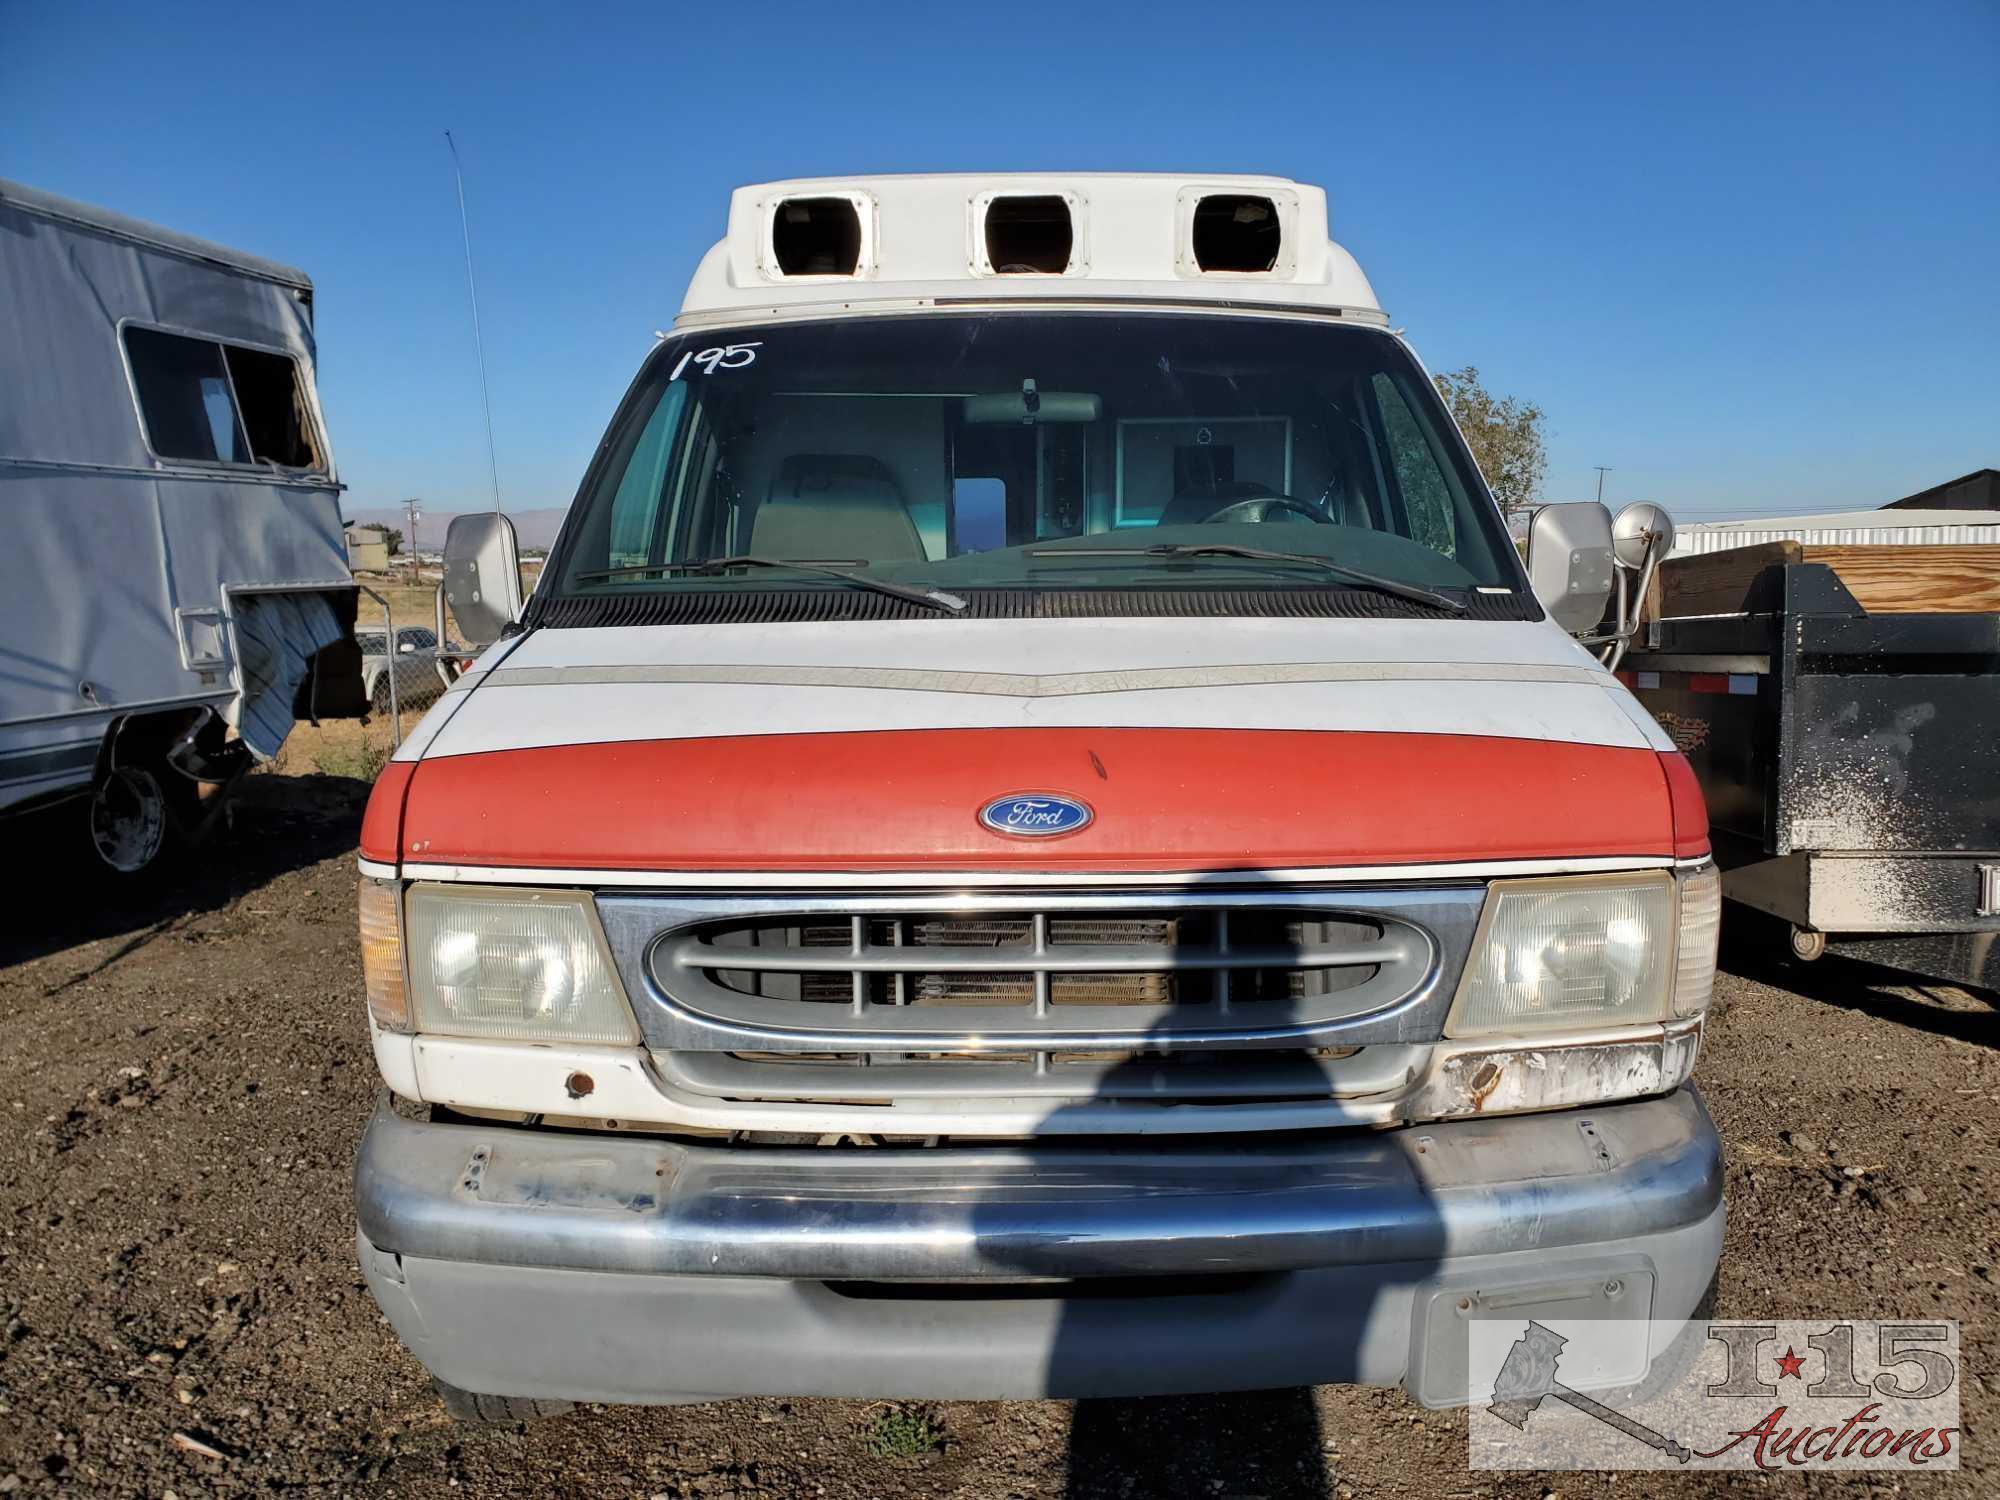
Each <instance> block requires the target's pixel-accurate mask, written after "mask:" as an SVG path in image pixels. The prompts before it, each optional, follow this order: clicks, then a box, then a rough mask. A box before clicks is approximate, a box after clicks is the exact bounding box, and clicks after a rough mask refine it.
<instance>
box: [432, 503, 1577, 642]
mask: <svg viewBox="0 0 2000 1500" xmlns="http://www.w3.org/2000/svg"><path fill="white" fill-rule="evenodd" d="M454 524H455V523H454ZM1613 546H1614V544H1613V541H1612V536H1611V512H1610V511H1608V510H1606V509H1605V508H1604V507H1603V506H1601V505H1599V504H1597V503H1596V502H1595V501H1593V500H1583V501H1579V502H1577V503H1576V504H1573V505H1544V506H1543V507H1542V508H1541V509H1540V510H1538V511H1536V512H1535V515H1534V519H1533V520H1531V521H1529V523H1528V582H1529V584H1530V585H1531V586H1532V587H1533V588H1534V590H1535V597H1536V598H1537V599H1539V600H1541V601H1542V608H1543V609H1546V610H1547V611H1548V612H1549V616H1550V618H1552V619H1553V620H1554V621H1555V622H1556V623H1557V624H1558V625H1560V626H1562V628H1563V629H1564V630H1567V631H1568V632H1569V633H1570V634H1571V635H1584V634H1586V633H1588V632H1589V631H1591V630H1593V629H1595V628H1596V627H1597V625H1598V623H1599V622H1600V621H1602V620H1603V618H1604V606H1605V605H1606V604H1608V603H1610V601H1611V590H1612V587H1613V584H1614V582H1615V578H1614V575H1613V572H1612V565H1613V558H1614V555H1615V554H1614V551H1613Z"/></svg>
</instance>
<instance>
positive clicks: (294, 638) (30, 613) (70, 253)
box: [0, 182, 365, 875]
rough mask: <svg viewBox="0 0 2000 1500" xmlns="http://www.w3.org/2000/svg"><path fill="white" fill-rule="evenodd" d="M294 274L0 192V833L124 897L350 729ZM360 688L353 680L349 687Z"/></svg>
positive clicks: (345, 584) (352, 661)
mask: <svg viewBox="0 0 2000 1500" xmlns="http://www.w3.org/2000/svg"><path fill="white" fill-rule="evenodd" d="M312 311H313V290H312V283H311V282H310V281H309V280H308V279H307V278H306V276H305V275H304V274H303V273H302V272H299V271H295V270H292V269H291V268H289V267H286V266H281V265H277V264H274V263H272V262H270V261H265V260H260V259H258V258H256V257H254V256H249V255H244V254H241V253H239V252H237V251H234V250H226V249H223V248H222V247H220V246H217V245H211V244H207V243H205V242H203V241H201V240H196V239H192V238H189V237H188V236H186V235H181V234H176V233H174V232H172V231H170V230H165V229H159V228H155V227H153V226H151V225H147V224H141V223H137V222H135V221H133V220H130V219H127V218H124V217H123V216H121V215H118V214H113V213H107V212H104V211H103V210H100V209H96V208H90V207H86V206H84V205H82V204H79V203H72V202H69V201H67V200H65V199H62V198H57V197H53V196H51V195H49V194H47V193H42V192H37V191H35V190H33V189H30V188H24V187H20V186H18V185H16V184H13V183H8V182H0V326H4V327H5V328H6V329H7V337H6V338H4V339H0V499H3V500H4V513H5V514H6V516H7V518H8V531H9V542H8V544H7V545H6V546H5V547H0V817H4V816H6V815H8V814H12V813H20V812H24V811H28V810H32V809H36V808H40V807H42V806H44V805H46V804H50V803H68V804H74V808H75V815H74V817H73V818H71V817H70V815H69V814H68V813H64V814H63V817H64V818H65V819H67V820H68V826H70V827H72V828H73V829H74V831H75V834H76V837H77V838H79V839H87V840H88V842H89V845H90V847H91V848H93V849H94V850H95V851H96V855H97V857H98V859H99V860H100V861H101V862H102V864H103V865H104V866H105V867H106V868H107V869H109V870H111V871H114V872H116V873H118V874H121V875H138V874H141V873H144V872H146V871H148V870H150V869H153V868H155V867H156V866H157V864H158V863H159V861H160V857H161V856H162V854H163V853H165V852H166V851H168V850H170V849H171V848H173V847H174V846H175V845H176V844H177V843H180V842H182V841H185V840H188V839H192V838H196V837H198V836H199V834H200V832H201V831H202V828H203V827H204V825H205V823H206V821H207V820H208V819H209V818H211V817H212V816H213V810H214V809H215V808H216V807H218V806H220V803H221V798H220V797H219V796H217V795H216V793H218V792H220V791H224V790H226V789H227V787H228V786H229V784H230V783H231V782H232V781H233V780H234V778H235V777H236V776H237V775H239V774H240V773H241V772H242V770H244V769H245V768H247V767H248V766H249V765H251V764H254V763H255V762H256V761H257V760H259V759H266V758H268V757H270V756H271V755H273V754H275V753H276V751H277V749H278V747H279V745H280V744H282V743H283V741H284V739H285V736H286V734H287V733H288V732H289V731H290V729H291V726H292V723H293V721H294V718H295V717H297V716H301V715H312V716H343V715H356V714H359V713H361V712H363V711H364V709H365V700H363V699H362V698H361V696H360V691H359V689H360V678H359V666H360V658H359V654H358V651H357V650H356V649H355V647H354V643H353V625H354V617H355V608H356V603H357V593H356V589H355V586H354V580H353V577H352V575H351V573H350V572H349V570H348V565H347V557H346V552H345V548H344V545H343V540H342V533H341V520H340V505H339V496H340V484H339V482H338V480H337V478H336V476H335V471H334V465H333V455H332V451H331V449H330V448H329V446H328V443H327V437H326V426H325V423H324V422H323V421H322V419H321V416H320V409H319V397H318V394H317V391H316V389H315V386H314V380H313V368H314V358H313V320H312ZM350 679H351V680H350Z"/></svg>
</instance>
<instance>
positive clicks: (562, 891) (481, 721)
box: [355, 175, 1723, 1419]
mask: <svg viewBox="0 0 2000 1500" xmlns="http://www.w3.org/2000/svg"><path fill="white" fill-rule="evenodd" d="M1624 550H1626V549H1624V547H1623V545H1622V543H1620V544H1617V545H1614V535H1613V531H1612V524H1611V520H1610V517H1609V516H1608V515H1606V514H1605V512H1604V511H1603V509H1602V508H1601V507H1597V506H1581V507H1578V506H1552V507H1548V508H1546V509H1544V510H1543V511H1541V512H1539V513H1538V514H1537V515H1536V517H1535V519H1534V522H1533V525H1532V528H1531V538H1530V549H1529V556H1528V559H1527V560H1526V562H1525V563H1524V561H1523V558H1522V556H1521V555H1520V553H1519V552H1518V551H1517V549H1516V547H1515V545H1514V544H1513V542H1512V541H1511V540H1510V538H1509V535H1508V532H1507V529H1506V527H1505V526H1504V525H1503V522H1502V518H1501V516H1500V514H1499V512H1498V511H1497V509H1496V507H1495V505H1494V502H1493V500H1492V498H1491V496H1490V494H1489V492H1488V491H1487V488H1486V486H1485V484H1484V483H1483V482H1482V480H1481V478H1480V475H1479V473H1478V471H1477V469H1476V468H1475V466H1474V464H1473V461H1472V459H1471V457H1470V455H1469V454H1468V452H1467V449H1466V445H1465V443H1464V441H1463V439H1462V438H1461V436H1460V434H1459V433H1458V431H1457V430H1456V429H1455V427H1454V426H1453V424H1452V421H1451V418H1450V416H1449V415H1448V414H1447V412H1446V410H1445V409H1444V407H1443V406H1442V405H1441V404H1440V402H1439V399H1438V396H1437V394H1436V392H1435V391H1434V390H1433V388H1432V385H1431V382H1430V380H1429V379H1428V377H1427V376H1426V375H1425V372H1424V370H1423V368H1422V366H1421V365H1420V364H1419V363H1418V362H1417V360H1416V358H1415V356H1414V355H1413V354H1412V353H1411V352H1410V350H1409V348H1408V347H1407V346H1406V345H1405V344H1404V342H1403V341H1402V339H1401V338H1400V337H1399V336H1398V335H1397V334H1396V333H1395V332H1394V331H1392V330H1391V329H1390V327H1389V326H1388V320H1387V318H1386V317H1385V316H1384V314H1383V312H1382V310H1381V308H1380V307H1379V306H1378V305H1377V302H1376V298H1375V294H1374V292H1373V291H1372V290H1371V288H1370V286H1369V283H1368V281H1367V279H1366V278H1365V277H1364V276H1363V275H1362V273H1361V271H1360V269H1359V268H1358V267H1357V266H1356V264H1355V262H1354V260H1353V259H1352V257H1350V256H1349V255H1348V254H1347V252H1346V251H1344V250H1343V249H1341V247H1340V246H1339V245H1337V244H1334V243H1332V242H1330V240H1329V238H1328V227H1327V214H1326V200H1325V196H1324V194H1323V193H1322V192H1321V191H1320V190H1319V189H1317V188H1314V187H1309V186H1305V185H1303V184H1300V183H1295V182H1290V181H1285V180H1281V179H1277V178H1268V177H1230V178H1223V177H1214V178H1210V177H1172V176H1116V175H1104V176H1093V175H1075V176H1046V177H1043V176H1037V177H1018V176H922V177H888V178H868V177H858V178H852V179H840V180H814V181H797V182H782V183H773V184H768V185H765V186H757V187H746V188H743V189H741V190H739V191H738V192H737V193H736V194H735V197H734V201H733V203H732V205H731V210H730V217H729V228H728V234H727V235H726V237H725V238H724V239H723V240H722V241H721V243H719V244H718V245H716V246H715V248H714V249H713V250H712V251H710V252H709V254H708V255H707V257H706V258H705V259H704V260H703V261H702V263H701V266H700V268H699V270H698V271H697V272H696V274H695V277H694V280H693V284H692V286H691V287H690V288H689V291H688V294H687V300H686V303H685V305H684V307H683V309H682V312H681V314H680V316H679V318H678V319H677V320H676V321H675V323H674V325H673V327H672V329H671V331H670V332H669V333H667V334H666V335H664V336H663V337H662V338H661V340H660V341H659V343H658V345H657V347H656V348H654V349H653V350H652V352H651V353H650V355H649V356H648V357H647V358H646V360H645V362H644V364H643V365H642V367H641V368H640V371H639V374H638V378H637V379H636V380H635V381H634V383H633V385H632V387H631V390H630V392H629V394H628V395H627V396H626V398H625V400H624V402H623V404H622V405H621V406H620V407H619V409H618V411H617V413H616V415H615V416H614V417H613V418H612V420H611V424H610V428H609V430H608V432H607V433H606V435H605V437H604V440H603V443H602V445H601V446H600V447H599V449H598V451H597V454H596V457H595V458H594V460H593V461H592V463H591V465H590V469H589V472H588V473H587V474H586V475H585V477H584V479H583V483H582V486H581V488H580V490H579V492H578V495H577V498H576V501H575V504H574V506H573V507H572V509H571V511H570V513H569V517H568V520H567V522H566V524H565V526H564V528H563V532H562V535H561V537H560V539H559V541H558V542H557V544H556V546H555V548H554V550H553V552H552V553H551V555H550V557H549V559H548V564H547V568H546V571H545V572H544V573H543V575H542V578H541V581H540V583H539V584H538V586H537V587H536V589H535V591H534V594H533V597H532V599H531V600H529V601H528V602H527V604H526V605H525V606H521V605H520V604H519V583H518V575H517V572H516V564H515V560H514V557H513V554H512V549H511V536H510V533H509V532H508V531H507V529H506V528H505V526H504V524H502V523H500V522H498V520H497V518H496V519H494V520H491V521H488V522H480V523H473V524H470V525H466V524H464V523H461V530H460V532H459V533H457V534H455V535H454V538H453V543H452V547H451V549H450V552H451V555H450V558H449V573H450V579H451V583H450V585H449V587H450V590H451V594H452V599H453V602H454V606H455V608H456V609H457V613H458V616H459V624H460V627H461V631H462V633H463V634H465V635H466V636H467V638H469V639H474V640H478V639H480V638H482V631H481V629H480V620H481V618H482V616H483V617H484V619H485V621H486V624H487V628H486V629H485V631H484V632H483V635H484V636H486V637H490V638H491V639H492V644H491V645H490V646H489V647H488V648H487V649H486V650H485V651H484V653H483V654H482V655H481V656H480V657H479V659H478V661H477V664H476V666H475V667H474V668H473V669H472V670H471V671H469V672H468V673H466V675H465V676H464V677H463V678H462V679H460V680H459V682H458V683H457V684H456V686H455V687H454V688H453V690H452V691H451V692H449V693H448V694H447V695H446V696H445V698H444V699H443V700H442V702H441V703H440V705H439V706H438V707H437V708H436V709H434V710H433V711H432V712H431V713H430V714H429V715H428V716H427V717H426V718H425V719H424V720H423V722H422V724H421V726H420V727H419V728H418V730H417V731H416V732H415V733H414V734H412V735H411V736H410V737H409V739H408V740H406V741H405V743H404V745H403V747H402V749H401V751H400V753H399V754H398V755H397V756H396V758H395V760H394V761H393V762H392V763H391V764H390V765H389V766H388V768H387V769H386V770H385V771H384V773H383V775H382V777H381V780H380V782H379V784H378V785H377V787H376V789H375V793H374V798H373V800H372V802H371V803H370V805H369V808H368V814H367V820H366V826H365V829H364V832H363V837H362V847H361V855H362V858H361V936H362V946H363V949H364V952H365V955H366V973H367V1002H368V1014H369V1026H370V1029H371V1033H372V1035H373V1039H374V1049H375V1056H376V1059H377V1062H378V1063H379V1065H380V1068H381V1072H382V1077H383V1080H384V1082H385V1084H386V1086H387V1087H386V1090H385V1092H384V1096H383V1100H382V1103H381V1106H380V1108H379V1109H378V1110H377V1112H376V1113H375V1115H374V1117H373V1119H372V1121H371V1122H370V1123H369V1125H368V1128H367V1132H366V1137H365V1139H364V1141H363V1143H362V1146H361V1150H360V1156H359V1161H358V1165H357V1169H356V1181H355V1198H356V1209H357V1216H358V1220H359V1227H360V1237H359V1248H360V1256H361V1264H362V1267H363V1269H364V1271H365V1273H366V1276H367V1279H368V1283H369V1285H370V1286H371V1288H372V1289H373V1291H374V1294H375V1297H376V1299H377V1300H378V1301H379V1303H380V1304H381V1306H382V1308H383V1310H384V1311H385V1312H386V1313H387V1315H388V1317H389V1319H390V1321H391V1322H392V1323H393V1324H394V1325H395V1327H396V1330H397V1331H398V1333H399V1334H400V1335H401V1336H402V1338H403V1340H404V1342H405V1343H406V1344H407V1345H408V1346H409V1348H410V1349H411V1350H412V1351H413V1352H414V1353H415V1354H416V1356H417V1357H418V1358H419V1359H420V1360H422V1362H423V1363H424V1364H425V1365H426V1366H427V1367H428V1368H429V1369H430V1371H431V1372H432V1373H433V1375H434V1376H435V1377H436V1378H437V1380H438V1382H439V1385H440V1388H441V1389H442V1390H443V1392H444V1394H445V1398H446V1401H447V1404H448V1405H449V1406H450V1407H451V1408H452V1409H453V1410H454V1411H455V1412H457V1413H459V1414H461V1415H465V1416H473V1417H480V1416H483V1417H488V1418H502V1419H512V1418H516V1417H519V1416H523V1415H533V1414H539V1413H545V1412H548V1411H551V1410H556V1409H560V1407H561V1406H562V1404H563V1403H566V1402H573V1401H605V1402H672V1401H684V1400H691V1399H703V1398H711V1397H719V1396H730V1395H742V1394H758V1393H763V1394H785V1395H833V1396H870V1397H875V1396H880V1397H898V1396H909V1397H915V1396H925V1397H963V1398H984V1397H1027V1396H1061V1397H1084V1396H1107V1395H1135V1394H1147V1393H1166V1392H1190V1391H1215V1390H1231V1389H1253V1388H1263V1387H1277V1386H1290V1385H1298V1384H1305V1383H1314V1382H1327V1381H1344V1382H1364V1383H1373V1384H1382V1385H1392V1384H1402V1385H1405V1386H1407V1387H1408V1388H1409V1390H1410V1391H1411V1392H1412V1393H1413V1394H1414V1395H1416V1396H1417V1397H1418V1398H1419V1399H1421V1400H1423V1401H1425V1402H1428V1403H1433V1404H1443V1403H1450V1402H1454V1401H1462V1400H1464V1399H1466V1398H1467V1384H1466V1382H1467V1343H1468V1339H1467V1323H1468V1320H1469V1319H1471V1318H1473V1317H1477V1316H1480V1315H1482V1314H1484V1313H1488V1312H1491V1311H1493V1310H1495V1309H1500V1310H1504V1311H1505V1312H1506V1314H1507V1315H1509V1316H1513V1317H1535V1318H1540V1319H1542V1320H1544V1321H1548V1320H1552V1319H1557V1320H1559V1319H1563V1318H1571V1319H1575V1318H1624V1319H1635V1320H1639V1319H1647V1318H1651V1319H1656V1320H1671V1319H1678V1318H1684V1317H1686V1316H1687V1315H1688V1314H1689V1313H1690V1312H1691V1311H1692V1310H1694V1309H1695V1308H1696V1306H1697V1304H1698V1303H1699V1302H1701V1300H1702V1299H1703V1298H1704V1295H1705V1293H1706V1292H1707V1290H1708V1288H1709V1287H1710V1285H1711V1282H1712V1278H1713V1275H1714V1272H1715V1268H1716V1261H1717V1256H1718V1253H1719V1250H1720V1247H1721V1243H1722V1226H1723V1207H1722V1195H1721V1183H1722V1170H1721V1160H1720V1152H1719V1148H1718V1145H1717V1140H1716V1135H1715V1131H1714V1128H1713V1126H1712V1125H1711V1123H1710V1121H1709V1117H1708V1114H1707V1112H1706V1111H1705V1109H1704V1108H1703V1105H1702V1101H1701V1098H1700V1096H1699V1095H1698V1094H1697V1093H1696V1092H1695V1090H1694V1089H1693V1087H1692V1086H1691V1085H1690V1084H1689V1083H1688V1081H1687V1080H1688V1075H1689V1071H1690V1069H1691V1068H1692V1066H1693V1063H1694V1059H1695V1053H1696V1049H1697V1045H1698V1043H1699V1040H1700V1037H1701V1031H1702V1021H1703V1013H1704V1010H1705V1008H1706V1007H1707V1005H1708V1003H1709V996H1710V989H1711V984H1712V979H1713V974H1714V962H1715V940H1716V924H1717V913H1718V896H1717V882H1716V876H1715V873H1714V868H1713V866H1712V864H1711V862H1710V858H1709V846H1708V837H1707V823H1706V817H1705V814H1704V811H1703V808H1702V804H1701V798H1700V794H1699V792H1698V790H1697V789H1696V787H1695V784H1694V781H1693V779H1692V777H1691V775H1690V774H1689V771H1688V768H1687V766H1686V763H1685V762H1684V761H1683V760H1682V758H1681V757H1680V756H1679V755H1678V754H1676V753H1675V752H1674V748H1673V745H1672V743H1671V741H1669V740H1668V739H1667V737H1666V736H1665V735H1664V734H1662V733H1661V731H1660V730H1659V729H1658V728H1657V727H1656V726H1655V724H1654V723H1653V721H1652V720H1651V718H1649V717H1648V716H1647V714H1646V713H1645V712H1644V711H1643V710H1642V709H1641V708H1640V707H1639V706H1638V704H1637V703H1636V702H1635V701H1634V700H1633V698H1632V696H1631V695H1630V694H1629V693H1628V692H1627V691H1626V690H1625V689H1624V688H1623V687H1622V686H1621V685H1620V684H1619V683H1618V682H1617V681H1616V680H1615V679H1614V678H1613V676H1612V675H1611V673H1610V672H1609V671H1607V670H1606V669H1605V667H1604V666H1603V664H1602V663H1601V662H1600V661H1599V660H1598V658H1597V657H1596V656H1594V655H1593V654H1592V652H1591V651H1590V650H1589V649H1586V646H1585V645H1582V644H1579V642H1578V641H1577V639H1575V638H1574V635H1577V634H1581V635H1586V636H1589V635H1592V634H1593V633H1594V632H1600V631H1602V630H1603V628H1604V627H1603V626H1602V625H1601V622H1602V621H1603V620H1604V619H1605V618H1606V614H1607V601H1608V599H1609V598H1610V596H1611V594H1612V592H1613V588H1614V584H1619V585H1620V588H1619V593H1620V595H1621V597H1622V596H1623V595H1624V594H1626V593H1627V592H1629V591H1627V590H1625V589H1624V588H1623V587H1622V583H1623V575H1622V573H1621V572H1620V571H1619V570H1620V566H1621V565H1620V563H1619V562H1618V560H1617V558H1618V556H1619V554H1620V553H1622V552H1623V551H1624ZM1612 616H1613V618H1612V627H1613V628H1612V629H1611V631H1610V635H1611V636H1615V635H1616V634H1617V630H1616V626H1617V624H1618V620H1617V618H1616V616H1617V611H1615V610H1613V611H1612ZM1645 1344H1646V1340H1645V1339H1643V1338H1641V1339H1640V1340H1638V1345H1639V1347H1637V1348H1636V1349H1634V1350H1633V1358H1634V1360H1635V1362H1636V1364H1635V1369H1638V1370H1642V1369H1643V1366H1644V1363H1645V1360H1646V1356H1647V1353H1648V1351H1647V1349H1646V1348H1645ZM1602 1373H1603V1374H1604V1376H1605V1378H1606V1380H1609V1379H1610V1378H1611V1377H1613V1376H1618V1377H1619V1378H1623V1377H1624V1376H1626V1375H1631V1374H1633V1373H1634V1372H1632V1371H1626V1372H1619V1371H1607V1372H1602ZM1566 1378H1568V1377H1566Z"/></svg>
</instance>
